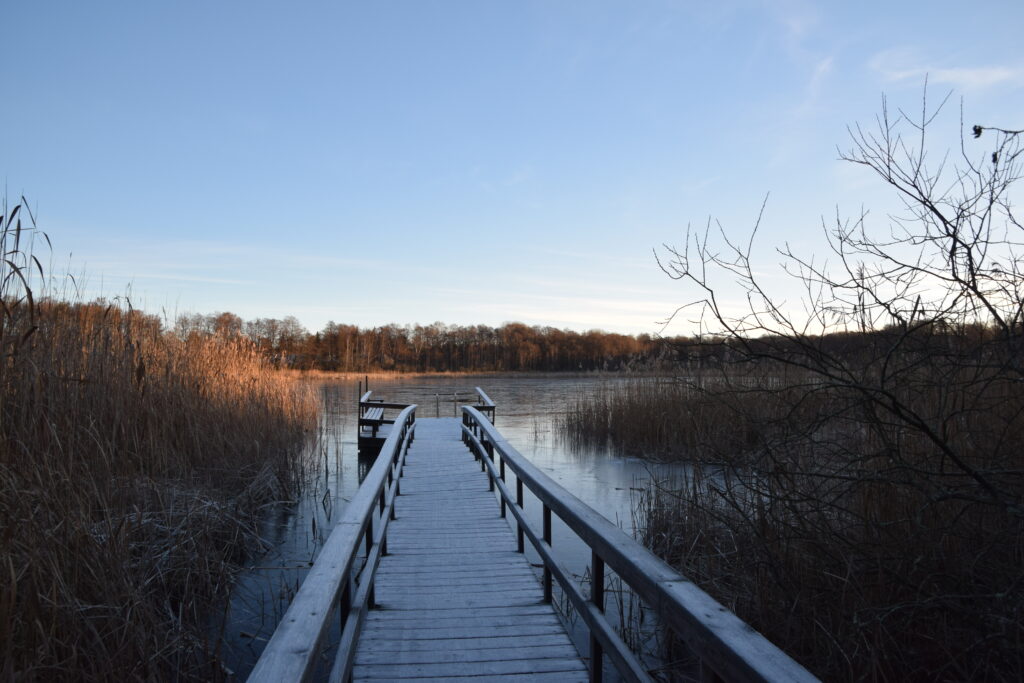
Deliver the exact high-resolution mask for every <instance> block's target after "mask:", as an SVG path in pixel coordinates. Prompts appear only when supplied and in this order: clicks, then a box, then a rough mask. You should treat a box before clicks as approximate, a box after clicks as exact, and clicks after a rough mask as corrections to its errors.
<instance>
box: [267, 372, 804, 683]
mask: <svg viewBox="0 0 1024 683" xmlns="http://www.w3.org/2000/svg"><path fill="white" fill-rule="evenodd" d="M477 394H478V396H479V398H480V405H478V406H469V405H464V406H462V408H461V412H462V419H461V420H460V419H458V418H435V419H417V418H416V406H415V405H408V406H407V405H402V404H389V403H385V402H383V401H374V400H372V398H371V395H370V393H369V392H367V393H366V394H364V395H363V396H362V397H361V398H360V401H359V416H360V422H359V430H360V438H362V436H363V431H364V430H365V431H366V432H367V435H366V436H367V439H371V438H372V439H382V443H381V444H380V453H379V455H377V456H376V458H375V460H373V461H372V462H373V464H372V466H370V467H369V470H368V471H367V472H366V476H365V478H364V479H363V482H362V485H361V486H360V487H359V491H358V492H357V493H356V495H355V496H354V497H353V498H352V500H351V501H350V502H349V504H348V505H347V506H346V508H345V510H344V511H343V513H342V516H341V519H340V520H339V521H338V523H337V525H336V526H335V528H334V529H333V530H332V531H331V534H330V536H329V537H328V538H327V541H326V542H325V544H324V546H323V548H322V549H321V551H320V554H319V556H318V557H317V559H316V562H315V563H314V564H313V567H312V568H311V569H310V572H309V574H308V576H307V577H306V579H305V581H304V582H303V584H302V585H301V586H300V588H299V590H298V592H297V593H296V594H295V597H294V598H293V599H292V602H291V604H290V605H289V606H288V610H287V612H286V613H285V614H284V616H283V617H282V619H281V621H280V622H279V623H278V626H277V629H276V630H275V631H274V634H273V636H272V637H271V639H270V641H269V642H268V643H267V646H266V648H265V649H264V651H263V654H262V655H261V656H260V659H259V661H258V662H257V663H256V667H255V668H254V669H253V671H252V674H251V675H250V677H249V680H250V681H255V682H258V683H279V682H280V681H306V680H328V681H331V683H348V681H352V680H368V681H374V680H376V681H380V680H455V681H463V680H465V681H467V682H468V681H470V680H471V681H472V682H473V683H477V682H481V681H492V680H493V681H545V680H548V681H570V682H571V681H582V680H584V679H586V680H589V681H591V682H593V683H600V682H601V681H602V680H603V676H604V671H605V668H606V666H607V665H611V666H613V667H614V668H615V670H616V671H617V673H618V676H619V677H620V678H621V680H625V681H637V682H641V683H648V682H651V681H653V677H652V675H651V673H650V672H649V671H648V670H647V664H646V663H645V661H644V659H643V657H640V656H638V655H637V654H636V653H634V652H633V651H631V650H630V648H629V647H628V646H627V645H626V643H625V641H624V640H623V638H622V637H621V635H620V634H619V633H618V631H617V630H616V626H615V624H616V622H617V621H618V620H617V619H616V618H615V617H614V616H613V617H612V618H611V619H609V618H608V616H606V615H605V613H604V609H605V590H606V568H607V569H608V570H610V572H614V574H615V575H616V576H617V578H618V579H619V580H620V581H621V584H622V585H623V586H626V587H628V588H629V589H630V590H631V591H632V593H633V594H634V595H635V596H636V598H637V599H639V600H641V601H642V602H643V603H644V604H645V605H647V607H648V608H649V609H650V610H651V611H652V612H653V614H654V618H655V619H656V620H657V621H658V623H660V624H661V625H662V626H663V627H664V628H666V629H670V630H671V631H672V632H673V633H674V634H675V635H676V636H677V637H678V638H679V639H681V640H682V641H683V642H685V643H686V644H687V646H688V647H689V649H690V650H691V652H692V654H693V657H694V661H695V662H697V664H698V667H697V669H696V670H695V671H693V672H691V673H694V674H696V675H697V676H699V679H700V680H701V681H704V682H714V681H723V680H724V681H786V682H787V683H802V682H811V681H816V680H817V679H815V678H814V677H813V676H812V675H811V674H810V673H808V672H807V671H806V670H805V669H804V668H803V667H801V666H800V665H799V664H797V663H796V662H794V661H793V660H792V659H791V658H790V657H789V656H788V655H786V653H784V652H782V651H781V650H779V649H778V648H777V647H775V646H774V645H772V644H771V643H770V642H768V641H767V640H765V638H764V637H762V636H761V635H760V634H758V633H757V632H756V631H754V630H753V629H752V628H750V627H749V626H748V625H746V624H744V623H743V622H742V621H741V620H740V619H739V618H738V617H736V615H734V614H732V613H731V612H729V611H728V610H727V609H726V608H725V607H723V606H722V605H720V604H719V603H717V602H716V601H715V600H714V599H712V598H711V597H710V596H709V595H707V594H706V593H705V592H704V591H702V590H701V589H700V588H699V587H698V586H696V585H695V584H694V583H693V582H691V581H690V580H688V579H687V578H686V577H685V576H683V575H681V574H680V573H679V572H677V571H675V570H674V569H672V568H671V567H669V566H668V565H667V564H665V563H664V562H663V561H662V560H660V559H659V558H657V557H655V556H654V555H653V554H652V553H651V552H650V551H649V550H647V548H645V547H643V546H642V545H641V544H639V543H637V541H636V540H635V539H633V538H632V537H631V536H629V535H628V534H626V533H625V532H623V531H622V530H621V529H619V528H618V527H616V526H615V525H614V524H612V523H611V522H609V521H608V520H607V519H605V518H604V517H603V516H602V515H601V514H600V513H598V512H597V511H595V510H593V509H592V508H590V507H589V506H587V505H586V504H584V503H583V502H582V501H580V500H579V499H578V498H576V497H575V496H574V495H573V494H572V493H570V492H569V491H567V490H565V489H564V488H563V487H561V486H560V485H559V484H558V483H557V482H555V481H553V480H552V479H551V478H550V477H548V476H547V475H546V474H544V473H543V472H541V471H540V470H539V469H537V467H536V466H534V465H533V464H532V463H531V462H530V461H529V459H527V458H525V457H524V456H523V455H522V454H521V453H519V452H518V451H517V450H516V449H515V448H514V447H512V445H511V444H509V443H508V442H507V441H506V440H505V438H504V437H503V436H502V435H501V434H500V433H499V432H498V431H497V429H495V427H494V424H493V420H494V410H495V408H494V403H493V402H492V401H491V400H490V398H488V397H487V394H485V393H484V392H483V391H482V390H480V389H477ZM377 409H382V410H377ZM387 410H400V411H401V412H399V413H398V414H397V415H395V416H394V417H393V419H388V418H385V411H387ZM384 430H386V436H385V435H384V433H385V432H384ZM360 457H363V452H362V451H361V452H360ZM513 482H514V483H513ZM526 494H529V495H530V496H531V500H530V501H529V504H530V505H537V506H539V509H540V511H541V513H542V514H541V518H542V520H543V524H542V528H540V529H537V528H535V526H534V524H532V523H531V522H529V521H528V520H527V518H526V516H525V514H524V512H523V509H524V506H525V505H526V504H527V499H526ZM553 519H557V520H561V523H563V524H564V525H565V526H566V527H567V528H568V529H569V530H570V531H571V532H573V533H574V534H575V535H576V536H577V537H578V538H579V539H580V540H581V541H583V542H584V543H585V544H586V545H587V546H589V548H590V550H591V561H590V567H589V575H590V581H589V582H588V585H586V586H581V585H580V584H579V583H578V582H577V580H576V579H575V577H574V576H573V575H572V574H571V573H570V572H569V571H568V570H567V569H566V568H565V567H564V566H563V565H562V564H561V562H560V561H559V560H558V559H557V558H556V556H555V554H554V552H553V548H552V520H553ZM510 525H511V527H512V529H514V532H515V533H511V530H510V528H509V526H510ZM527 543H529V544H530V545H531V546H532V547H533V549H534V550H535V551H536V553H537V555H538V556H539V557H540V559H541V562H542V567H543V569H542V571H541V573H540V575H539V576H538V575H537V574H536V573H535V572H534V571H533V569H532V568H531V567H530V565H529V564H528V563H527V561H526V559H525V555H524V550H525V547H526V544H527ZM555 586H557V587H558V588H559V589H560V591H561V595H562V599H563V600H565V601H567V602H568V603H569V604H571V606H572V609H573V611H574V613H575V615H576V617H577V618H578V619H579V624H580V625H581V626H582V627H584V628H586V629H587V631H588V632H589V643H588V644H587V646H586V647H584V648H582V649H583V652H578V651H577V649H576V647H575V646H574V644H573V643H572V642H571V641H570V639H569V636H568V634H567V632H566V630H565V628H564V626H563V624H562V622H561V621H560V619H559V618H558V617H557V616H556V614H555V612H554V610H553V607H552V601H553V595H554V594H553V587H555ZM339 622H340V624H341V635H340V637H339V638H333V637H330V633H331V632H332V626H333V625H335V624H338V623H339Z"/></svg>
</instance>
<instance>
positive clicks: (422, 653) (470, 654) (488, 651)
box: [356, 645, 577, 666]
mask: <svg viewBox="0 0 1024 683" xmlns="http://www.w3.org/2000/svg"><path fill="white" fill-rule="evenodd" d="M576 656H577V655H576V650H575V649H574V648H573V647H572V646H571V645H535V646H527V647H497V648H480V649H477V650H466V649H463V648H458V649H449V650H443V649H437V648H431V649H429V650H411V651H410V650H407V651H403V652H381V651H377V652H366V653H363V654H361V655H360V656H359V657H358V658H357V659H356V666H359V665H361V664H367V665H369V664H440V663H442V662H489V661H494V660H496V659H532V658H541V659H550V658H554V657H557V658H562V659H565V658H575V657H576Z"/></svg>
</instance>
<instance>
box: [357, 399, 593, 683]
mask: <svg viewBox="0 0 1024 683" xmlns="http://www.w3.org/2000/svg"><path fill="white" fill-rule="evenodd" d="M487 482H488V479H487V476H486V475H484V474H483V473H482V472H481V471H480V465H479V463H478V462H477V461H476V460H474V458H473V455H472V454H471V453H470V451H469V450H468V449H467V448H466V446H465V445H464V444H463V443H462V441H461V421H460V420H459V419H458V418H436V419H422V418H421V419H420V420H418V421H417V423H416V438H415V441H414V442H413V444H412V447H411V448H410V449H409V453H408V456H407V458H406V463H405V468H404V473H403V476H402V478H401V495H400V496H399V497H398V499H397V501H396V506H395V512H396V519H394V520H393V521H392V522H391V523H390V524H389V526H388V537H387V554H386V555H385V556H384V557H383V558H382V559H381V562H380V567H379V568H378V570H377V574H376V580H375V591H376V596H375V599H376V603H375V604H376V607H375V608H374V609H372V610H370V611H369V612H368V613H367V616H366V622H365V624H364V625H363V629H362V632H361V635H360V637H359V641H358V645H357V649H356V657H355V667H354V669H353V678H354V679H355V680H373V679H377V680H380V679H386V680H401V679H416V680H431V679H433V680H442V679H443V680H451V679H453V678H461V677H467V678H472V680H473V681H486V680H496V681H517V680H522V681H527V680H529V681H545V680H547V681H567V682H571V681H585V680H587V670H586V668H585V666H584V664H583V662H582V661H581V660H580V657H579V654H578V653H577V651H576V648H575V647H574V646H573V645H572V643H571V641H570V640H569V637H568V635H567V634H566V632H565V629H564V628H563V626H562V624H561V622H560V621H559V620H558V618H557V617H556V616H555V613H554V610H553V609H552V607H551V605H550V604H546V603H544V601H543V588H542V586H541V584H540V582H539V580H538V578H537V576H536V575H535V574H534V572H533V570H532V569H531V568H530V566H529V564H528V563H527V560H526V558H525V556H524V555H523V554H521V553H517V552H516V538H515V534H514V533H512V532H511V530H510V528H509V525H508V523H507V522H506V520H504V519H502V518H501V516H500V514H499V508H498V504H497V501H496V499H495V497H494V494H493V493H491V492H489V491H488V485H487Z"/></svg>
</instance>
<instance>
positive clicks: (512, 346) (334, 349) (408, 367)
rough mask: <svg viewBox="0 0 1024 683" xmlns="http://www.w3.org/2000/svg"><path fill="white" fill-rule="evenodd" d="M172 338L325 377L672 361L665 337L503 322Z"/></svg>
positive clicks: (273, 326)
mask: <svg viewBox="0 0 1024 683" xmlns="http://www.w3.org/2000/svg"><path fill="white" fill-rule="evenodd" d="M174 332H175V334H177V335H178V336H179V337H181V338H187V337H188V336H189V335H193V334H194V335H220V336H225V337H234V336H243V337H247V338H248V339H250V340H251V341H252V342H253V343H254V344H256V346H257V347H258V348H259V349H260V350H261V351H263V352H264V353H265V354H266V355H267V356H268V357H269V358H270V359H271V360H272V361H273V362H274V364H275V365H276V366H277V367H282V368H290V369H295V370H323V371H326V372H373V371H381V370H383V371H395V372H520V371H534V372H581V371H592V370H645V369H653V368H657V367H661V366H663V365H665V364H666V363H667V362H670V361H671V360H673V359H675V357H676V355H677V354H676V352H675V351H673V350H672V349H671V347H670V345H668V344H666V343H665V342H666V341H669V340H666V339H664V338H660V337H656V336H652V335H648V334H641V335H636V336H632V335H626V334H617V333H613V332H604V331H600V330H589V331H587V332H574V331H571V330H561V329H557V328H554V327H539V326H529V325H524V324H523V323H517V322H512V323H505V324H504V325H502V326H500V327H490V326H488V325H465V326H462V325H446V324H444V323H440V322H437V323H433V324H430V325H419V324H416V325H395V324H391V325H384V326H382V327H374V328H361V327H357V326H356V325H346V324H338V323H334V322H328V323H327V324H326V325H325V326H324V328H323V329H322V330H320V331H319V332H309V331H308V330H306V329H305V328H304V327H303V326H302V324H301V323H300V322H299V321H298V319H296V318H295V317H294V316H288V317H286V318H284V319H276V318H257V319H255V320H242V318H241V317H239V316H237V315H235V314H234V313H227V312H225V313H211V314H206V315H204V314H198V313H196V314H186V315H181V316H179V317H178V318H177V320H176V321H175V324H174Z"/></svg>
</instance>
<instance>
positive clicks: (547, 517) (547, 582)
mask: <svg viewBox="0 0 1024 683" xmlns="http://www.w3.org/2000/svg"><path fill="white" fill-rule="evenodd" d="M544 542H545V543H547V544H548V548H550V547H551V508H549V507H548V506H547V503H545V504H544ZM544 602H551V568H550V567H549V566H548V563H547V562H545V563H544Z"/></svg>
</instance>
